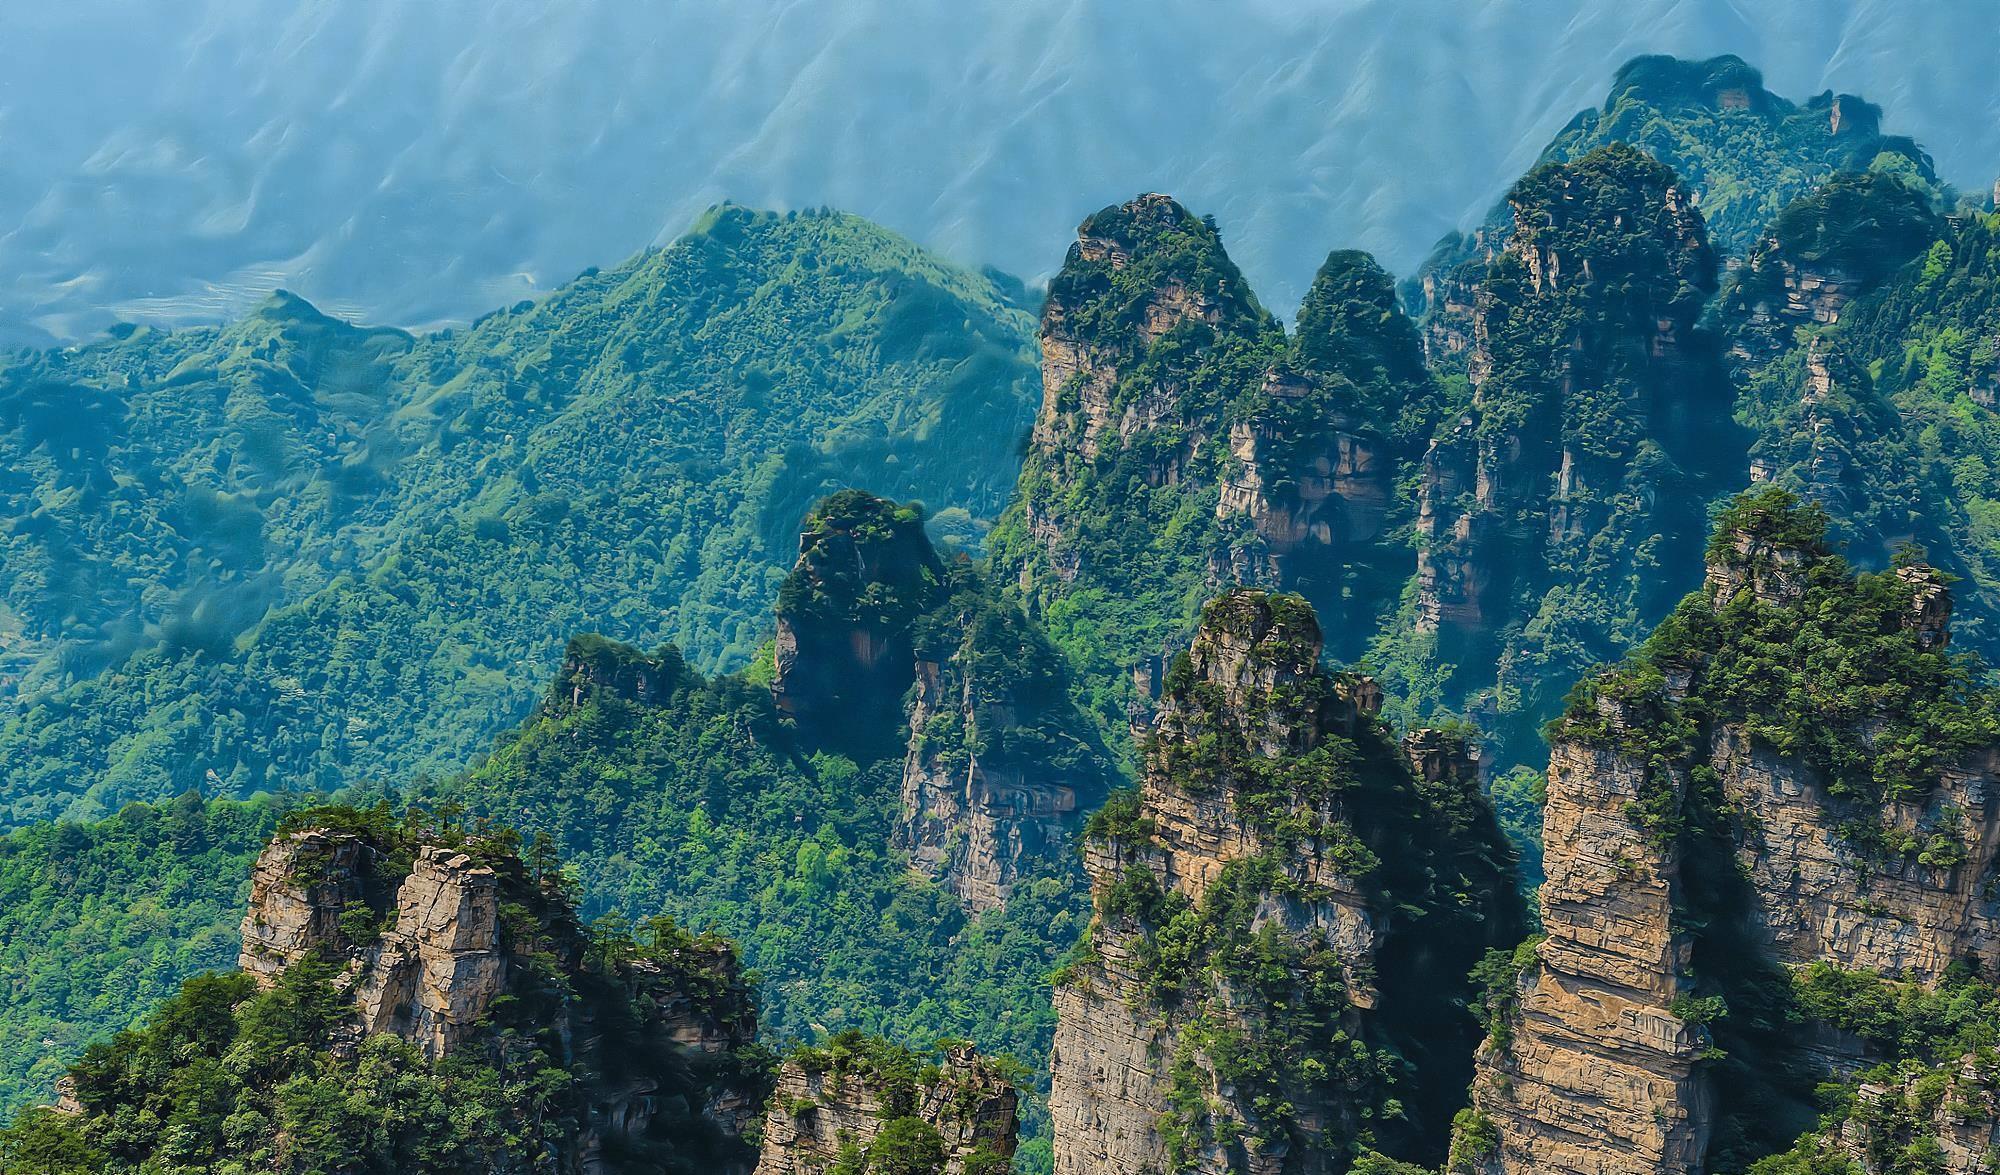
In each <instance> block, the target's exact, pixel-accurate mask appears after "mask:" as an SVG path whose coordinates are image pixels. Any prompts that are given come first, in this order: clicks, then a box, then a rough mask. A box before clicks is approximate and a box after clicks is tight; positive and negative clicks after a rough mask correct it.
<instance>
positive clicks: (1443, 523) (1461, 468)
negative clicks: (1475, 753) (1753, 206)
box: [1381, 146, 1740, 760]
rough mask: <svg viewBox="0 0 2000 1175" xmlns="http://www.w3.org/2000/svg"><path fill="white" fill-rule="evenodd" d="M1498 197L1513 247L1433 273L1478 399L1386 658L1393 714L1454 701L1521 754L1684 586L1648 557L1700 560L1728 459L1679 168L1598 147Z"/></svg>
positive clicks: (1445, 427)
mask: <svg viewBox="0 0 2000 1175" xmlns="http://www.w3.org/2000/svg"><path fill="white" fill-rule="evenodd" d="M1508 204H1509V209H1510V213H1511V227H1510V230H1509V231H1508V232H1507V233H1506V236H1505V242H1504V246H1502V247H1500V248H1498V249H1497V250H1492V251H1490V256H1488V255H1487V253H1486V252H1482V251H1480V250H1477V249H1473V250H1470V252H1471V253H1472V254H1473V255H1472V256H1471V258H1470V259H1469V260H1466V261H1463V262H1461V263H1460V264H1459V265H1458V266H1456V267H1455V268H1454V269H1452V270H1450V271H1448V272H1446V273H1440V274H1436V275H1433V277H1432V279H1431V281H1430V286H1431V288H1432V289H1433V291H1434V294H1436V295H1437V296H1439V297H1443V298H1444V299H1445V302H1446V303H1450V304H1455V305H1462V304H1463V303H1464V302H1465V301H1466V300H1467V299H1468V297H1469V300H1470V303H1471V313H1470V318H1469V322H1467V323H1465V324H1464V326H1463V327H1462V328H1460V327H1450V329H1451V330H1452V331H1455V332H1457V333H1459V334H1462V335H1463V336H1465V337H1466V338H1468V339H1469V342H1468V343H1467V345H1466V356H1465V362H1464V367H1465V370H1466V373H1467V377H1468V379H1469V382H1470V387H1471V394H1470V399H1469V402H1467V403H1466V404H1464V405H1463V406H1462V408H1460V409H1457V410H1454V411H1453V412H1451V413H1449V414H1446V415H1445V416H1443V417H1442V419H1441V421H1440V424H1439V426H1438V428H1437V429H1436V431H1435V432H1434V434H1433V436H1432V440H1431V447H1430V450H1429V452H1428V454H1427V455H1426V456H1425V458H1424V463H1423V470H1422V476H1421V478H1420V479H1419V494H1418V501H1417V515H1416V530H1417V535H1418V540H1419V541H1418V555H1417V570H1416V577H1415V592H1414V598H1413V600H1412V603H1411V606H1410V609H1409V611H1408V612H1407V613H1406V615H1405V617H1404V619H1403V622H1402V627H1401V630H1400V631H1399V632H1398V634H1397V635H1396V636H1395V638H1394V639H1393V640H1392V641H1390V642H1389V643H1388V644H1387V645H1386V646H1385V647H1384V648H1383V649H1382V650H1381V653H1382V657H1381V659H1382V661H1383V662H1384V664H1385V665H1386V666H1387V668H1388V670H1389V671H1390V677H1389V680H1388V681H1387V682H1386V683H1385V684H1386V685H1387V687H1388V689H1389V690H1390V693H1391V696H1392V700H1393V701H1394V702H1395V703H1396V708H1397V713H1399V714H1402V715H1405V716H1413V715H1421V714H1426V713H1429V712H1431V710H1432V709H1433V708H1435V707H1438V706H1444V707H1447V708H1451V709H1458V708H1460V707H1462V706H1464V707H1467V708H1469V709H1470V710H1472V711H1473V712H1475V713H1479V714H1482V715H1483V716H1484V717H1483V721H1484V724H1486V725H1488V726H1489V727H1490V728H1491V730H1492V731H1493V733H1495V734H1496V735H1498V737H1499V739H1500V744H1501V753H1502V756H1503V758H1506V759H1509V760H1519V759H1521V758H1523V757H1524V756H1525V755H1526V753H1527V751H1528V749H1529V748H1531V747H1532V746H1534V743H1535V739H1534V731H1535V729H1536V727H1537V726H1538V725H1539V723H1540V721H1541V720H1542V719H1543V718H1545V717H1547V716H1548V714H1549V713H1550V712H1552V711H1553V709H1554V708H1555V707H1556V705H1557V703H1558V701H1559V699H1560V697H1561V691H1562V690H1563V689H1565V688H1566V687H1567V684H1568V682H1570V681H1572V680H1574V679H1575V677H1576V676H1577V675H1579V674H1580V673H1581V672H1582V671H1583V670H1584V669H1585V668H1587V667H1588V666H1589V665H1591V664H1593V663H1596V662H1599V661H1603V660H1607V659H1610V658H1613V657H1615V656H1617V655H1618V654H1619V653H1620V652H1621V651H1622V650H1623V649H1624V648H1625V647H1626V646H1627V645H1628V644H1629V643H1631V642H1633V641H1635V640H1637V639H1638V638H1639V637H1640V636H1641V635H1643V631H1644V629H1643V625H1645V624H1647V623H1650V622H1651V621H1652V620H1653V619H1654V618H1656V617H1658V616H1660V615H1662V614H1664V613H1665V611H1666V610H1667V608H1668V607H1670V606H1671V604H1672V601H1673V599H1674V598H1675V597H1676V596H1677V595H1678V592H1679V591H1680V590H1684V589H1681V588H1677V587H1675V586H1673V584H1672V581H1671V576H1668V575H1662V574H1661V573H1660V569H1661V568H1672V567H1674V566H1676V565H1677V564H1685V563H1689V562H1692V560H1693V559H1694V557H1695V552H1696V551H1698V549H1699V545H1700V542H1701V526H1702V523H1703V518H1702V512H1701V509H1700V506H1701V503H1702V502H1703V500H1704V498H1705V496H1706V495H1707V494H1710V493H1713V492H1716V488H1717V487H1714V486H1710V485H1709V484H1708V483H1709V482H1710V481H1711V480H1713V479H1715V478H1717V477H1718V476H1720V475H1723V474H1727V473H1732V472H1733V471H1734V470H1736V469H1739V468H1740V461H1738V460H1736V459H1734V458H1732V455H1731V449H1732V438H1731V435H1730V434H1731V429H1730V427H1729V426H1728V424H1727V423H1726V422H1727V421H1728V419H1729V390H1728V387H1727V384H1726V381H1725V380H1724V379H1723V377H1722V372H1721V370H1720V368H1719V366H1718V365H1717V364H1716V363H1715V362H1714V354H1713V347H1712V346H1711V344H1710V342H1709V340H1708V339H1707V337H1706V336H1705V335H1703V334H1702V333H1701V332H1700V331H1698V330H1697V328H1696V320H1697V317H1698V316H1699V314H1700V313H1701V310H1702V307H1703V304H1704V302H1705V301H1706V300H1707V298H1708V296H1709V294H1711V293H1712V292H1713V291H1714V289H1715V285H1716V259H1715V255H1714V252H1713V251H1712V250H1711V249H1710V247H1709V243H1708V237H1707V233H1706V231H1705V229H1704V226H1703V223H1702V217H1701V214H1700V213H1699V212H1698V211H1696V209H1695V207H1694V202H1693V200H1692V198H1691V197H1690V195H1689V193H1688V192H1687V190H1686V189H1685V188H1684V187H1683V186H1682V185H1681V184H1680V183H1679V182H1678V180H1677V179H1676V178H1675V176H1674V174H1673V172H1672V171H1671V170H1669V169H1667V168H1666V167H1663V166H1661V165H1660V164H1659V163H1657V162H1656V161H1654V160H1653V159H1651V158H1650V157H1648V156H1646V155H1644V154H1642V153H1640V152H1638V151H1636V150H1633V149H1631V148H1629V147H1624V146H1614V147H1607V148H1603V149H1601V150H1597V151H1593V152H1590V153H1588V154H1586V155H1583V156H1582V157H1581V158H1579V159H1577V160H1575V161H1574V162H1568V163H1545V164H1543V165H1542V166H1540V167H1537V168H1535V169H1534V170H1533V171H1531V172H1530V173H1529V174H1528V175H1527V176H1526V177H1524V178H1523V179H1522V180H1521V181H1520V183H1519V184H1517V185H1516V186H1515V188H1514V189H1513V191H1512V192H1511V193H1510V194H1509V197H1508ZM1468 290H1469V291H1470V292H1469V295H1468V293H1467V291H1468ZM1452 291H1457V292H1456V293H1453V292H1452ZM1447 311H1448V306H1446V305H1444V304H1442V303H1441V304H1440V307H1439V311H1438V313H1439V315H1441V316H1442V317H1438V318H1435V319H1434V321H1435V322H1436V323H1437V324H1438V325H1439V326H1440V328H1443V327H1449V326H1450V323H1451V322H1453V321H1455V320H1454V319H1453V316H1452V315H1451V314H1450V313H1447ZM1718 421H1722V422H1725V423H1723V424H1722V425H1720V426H1718V424H1717V422H1718Z"/></svg>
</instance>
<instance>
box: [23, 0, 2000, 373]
mask: <svg viewBox="0 0 2000 1175" xmlns="http://www.w3.org/2000/svg"><path fill="white" fill-rule="evenodd" d="M1990 23H1991V13H1990V10H1988V9H1986V8H1985V6H1983V5H1981V4H1978V3H1976V2H1975V0H1948V2H1944V3H1932V4H1925V5H1922V6H1912V5H1904V4H1896V3H1892V2H1891V0H1833V2H1829V3H1822V4H1813V5H1804V4H1753V3H1742V2H1740V0H1717V2H1692V0H1633V2H1630V3H1621V4H1618V5H1606V4H1587V3H1584V2H1583V0H1532V2H1531V0H1489V2H1477V0H1440V2H1435V3H1431V2H1427V3H1423V4H1419V5H1410V4H1399V3H1393V2H1390V0H1299V2H1293V3H1279V2H1277V0H1250V2H1248V3H1233V4H1221V3H1215V2H1213V0H1162V2H1159V3H1150V4H1145V5H1139V4H1129V3H1122V2H1115V3H1105V2H1102V0H1100V2H1095V3H1091V2H1084V0H1020V2H1015V3H1007V4H999V3H973V4H965V3H947V2H945V0H922V2H916V3H910V2H896V3H891V2H889V0H852V2H847V3H842V4H839V5H800V4H794V3H786V2H781V0H737V2H735V3H731V4H728V5H691V4H678V5H635V4H629V3H624V2H621V0H569V2H565V3H562V4H552V3H549V2H548V0H493V2H481V3H477V4H474V3H470V2H468V0H434V2H430V3H425V4H406V3H397V2H396V0H349V2H347V3H342V4H337V5H336V4H315V3H294V4H290V5H271V4H268V3H262V2H259V0H190V2H189V3H187V4H182V5H173V6H133V5H130V4H126V3H120V2H118V0H79V2H77V3H73V4H70V5H65V6H62V7H61V8H60V9H56V8H46V9H36V8H32V7H18V6H17V8H16V9H15V10H14V11H10V12H9V13H7V14H6V15H5V16H0V78H4V79H5V80H4V82H0V138H4V141H5V142H6V144H7V150H6V151H5V152H4V154H0V274H4V275H5V276H4V278H0V340H4V341H11V342H28V341H39V342H49V341H51V340H61V339H68V338H79V337H84V336H88V335H90V334H92V333H94V332H96V331H98V330H100V329H102V328H103V327H105V326H107V325H109V324H111V323H112V322H114V321H117V320H120V319H129V320H134V321H145V322H158V323H187V322H210V321H219V320H221V319H223V318H226V317H231V316H234V315H236V314H239V313H241V312H243V311H244V310H245V309H247V308H248V307H249V306H251V305H254V304H255V302H256V301H257V300H258V299H260V298H261V297H263V296H264V295H266V294H268V293H269V292H270V291H271V290H273V289H276V288H279V287H284V288H289V289H292V290H295V291H298V292H299V293H301V294H302V295H304V296H306V297H308V298H310V299H312V300H313V301H314V302H315V303H316V304H318V305H321V306H323V307H324V308H326V309H327V310H329V311H330V312H333V313H336V314H339V315H343V316H348V317H353V318H358V319H360V320H362V321H366V322H376V323H388V324H394V325H402V326H422V325H429V324H434V323H437V322H440V321H447V320H464V319H469V318H471V317H473V316H474V315H476V314H478V313H481V312H483V311H485V310H486V309H489V308H491V307H492V306H495V305H504V304H509V303H512V302H515V301H517V300H519V299H521V298H525V297H532V296H536V295H538V294H540V293H542V292H544V291H547V290H550V289H553V288H555V287H557V286H559V285H561V284H562V283H563V282H564V281H566V280H568V279H569V278H570V277H572V276H574V275H575V274H576V273H577V272H578V271H579V270H582V269H584V268H586V267H588V266H591V265H596V264H607V263H611V262H614V261H616V260H617V259H619V258H621V257H624V256H626V255H628V254H629V253H631V252H632V251H633V250H634V249H637V248H639V247H641V246H643V245H646V244H648V243H655V244H658V243H665V242H666V241H668V240H671V239H673V238H674V237H677V236H678V235H679V234H680V233H681V232H682V231H684V230H685V229H686V227H687V226H688V224H690V223H691V222H692V221H693V220H694V219H695V218H696V216H697V215H698V214H699V212H700V211H701V209H703V208H705V207H707V206H708V205H710V204H712V203H715V202H716V201H718V200H721V199H725V198H727V199H733V200H737V201H741V202H744V203H749V204H754V205H757V206H761V207H773V208H804V207H816V206H821V205H830V206H834V207H838V208H841V209H844V210H847V211H851V212H855V213H859V214H861V215H864V216H866V217H868V218H870V219H872V220H875V221H877V222H879V223H882V224H885V225H887V226H889V227H891V228H893V229H896V230H899V231H901V232H904V233H906V234H909V235H911V236H912V237H914V238H915V239H917V240H918V241H920V242H921V243H923V244H926V245H929V246H931V247H933V248H937V249H940V250H942V251H944V252H945V253H947V254H948V255H950V256H952V257H954V258H956V259H958V260H960V261H964V262H968V263H972V264H992V265H995V266H998V267H1000V268H1002V269H1004V270H1007V271H1009V272H1013V273H1018V274H1022V275H1024V276H1027V277H1029V278H1034V277H1037V276H1046V275H1047V274H1048V273H1049V272H1050V271H1051V270H1052V268H1053V266H1054V264H1055V261H1056V260H1057V259H1058V258H1060V256H1061V250H1062V246H1063V243H1064V242H1065V240H1066V239H1067V237H1068V233H1069V230H1070V229H1071V228H1072V227H1073V226H1074V223H1075V221H1076V217H1077V210H1078V209H1082V208H1094V207H1099V206H1101V205H1103V204H1105V203H1108V202H1110V201H1112V200H1115V199H1122V198H1124V197H1126V196H1129V195H1130V194H1131V193H1132V192H1134V191H1141V190H1158V191H1171V192H1174V193H1175V194H1176V195H1177V196H1179V197H1180V198H1182V199H1184V200H1186V201H1187V202H1188V204H1189V206H1191V207H1197V208H1203V209H1207V210H1211V211H1212V212H1213V213H1214V214H1215V216H1216V217H1217V219H1218V221H1219V222H1220V224H1221V226H1222V229H1223V231H1224V233H1225V235H1226V237H1227V238H1228V240H1229V242H1230V249H1231V252H1232V254H1233V255H1234V256H1236V257H1237V258H1239V259H1240V261H1241V263H1242V265H1243V268H1244V270H1245V273H1246V275H1247V276H1248V277H1249V278H1250V279H1251V280H1252V281H1253V282H1254V283H1255V285H1256V287H1257V288H1258V289H1259V290H1260V291H1263V292H1264V294H1265V296H1266V297H1267V298H1269V299H1270V300H1271V301H1272V303H1273V309H1275V310H1277V311H1278V312H1280V313H1281V314H1282V313H1289V311H1290V309H1291V308H1292V307H1293V306H1295V305H1296V304H1297V302H1298V300H1299V299H1300V298H1301V297H1302V295H1303V294H1304V292H1305V288H1306V286H1307V284H1308V282H1309V281H1310V279H1311V276H1312V273H1313V270H1314V268H1315V267H1316V266H1317V264H1318V261H1319V259H1320V257H1321V256H1322V255H1323V251H1324V250H1325V248H1326V247H1328V246H1329V245H1351V246H1357V247H1361V248H1366V249H1369V250H1371V251H1373V252H1375V253H1376V254H1377V255H1378V256H1379V257H1380V259H1381V260H1382V261H1383V263H1384V264H1385V265H1386V266H1387V267H1388V268H1389V269H1391V270H1392V271H1394V272H1398V273H1407V272H1408V271H1410V270H1411V269H1412V268H1414V266H1415V265H1416V263H1417V261H1418V260H1419V258H1421V257H1422V256H1423V254H1424V252H1425V250H1426V249H1427V248H1428V247H1429V246H1430V244H1431V243H1432V242H1433V241H1435V240H1436V239H1437V238H1438V237H1439V236H1440V235H1442V234H1443V233H1445V232H1446V231H1448V230H1450V229H1452V228H1454V227H1460V226H1462V225H1464V224H1466V223H1469V222H1470V221H1472V220H1475V219H1477V217H1478V216H1479V215H1480V214H1481V213H1482V212H1484V211H1485V210H1486V209H1487V208H1488V207H1489V206H1490V204H1491V202H1492V200H1493V199H1494V198H1495V197H1496V196H1497V195H1498V194H1499V193H1500V192H1501V191H1502V190H1503V189H1504V187H1505V186H1506V184H1507V183H1509V182H1510V181H1511V180H1512V179H1513V178H1514V177H1515V176H1517V175H1519V174H1520V173H1521V172H1522V171H1523V170H1524V169H1525V168H1526V167H1527V165H1528V164H1530V163H1531V162H1533V160H1534V158H1535V156H1536V155H1537V153H1538V152H1539V151H1540V149H1541V146H1542V144H1544V143H1546V142H1548V141H1549V139H1550V138H1551V136H1552V135H1553V134H1554V133H1555V132H1556V131H1557V130H1558V129H1560V128H1561V127H1562V126H1563V125H1564V124H1565V123H1566V122H1567V121H1568V120H1569V119H1570V118H1571V117H1572V116H1573V115H1575V114H1576V113H1577V112H1578V111H1579V110H1582V109H1584V108H1585V107H1588V106H1592V105H1594V104H1595V103H1596V102H1597V101H1598V100H1599V98H1600V96H1601V95H1602V94H1603V93H1604V91H1605V87H1606V85H1607V83H1608V82H1609V81H1610V79H1611V76H1612V72H1613V71H1614V70H1615V69H1616V68H1617V66H1618V65H1619V64H1620V63H1622V62H1623V61H1625V60H1626V59H1628V58H1630V57H1632V56H1634V55H1636V54H1640V53H1649V52H1659V53H1675V54H1680V55H1683V56H1706V55H1710V54H1715V53H1722V52H1731V53H1736V54H1739V55H1741V56H1743V57H1744V58H1746V59H1747V60H1750V61H1752V62H1754V63H1756V64H1757V65H1759V66H1760V67H1761V68H1762V69H1763V70H1764V71H1765V74H1766V77H1767V80H1768V82H1769V84H1770V85H1771V87H1772V89H1774V90H1776V91H1777V92H1779V93H1784V94H1790V95H1795V96H1799V97H1805V96H1808V95H1810V94H1813V93H1817V92H1819V91H1821V90H1823V89H1828V88H1832V89H1837V90H1844V91H1852V92H1856V93H1861V94H1865V95H1867V96H1868V97H1869V98H1870V99H1871V100H1872V101H1874V102H1877V103H1880V104H1881V105H1882V106H1883V107H1884V108H1885V109H1886V110H1887V112H1888V118H1887V121H1886V123H1885V125H1884V129H1885V130H1886V131H1888V132H1891V133H1908V134H1911V135H1914V136H1915V137H1917V138H1918V139H1919V140H1921V141H1922V142H1923V143H1924V144H1925V145H1926V146H1927V147H1928V148H1929V149H1930V150H1931V151H1933V152H1935V153H1936V157H1937V162H1938V168H1939V172H1940V173H1941V174H1942V175H1943V176H1944V178H1946V179H1947V180H1949V181H1952V182H1954V183H1956V184H1959V185H1960V186H1965V187H1977V188H1979V189H1982V190H1983V189H1984V187H1985V185H1986V184H1987V183H1988V182H1990V181H1991V179H1992V175H1991V174H1990V173H1991V172H1992V171H1993V170H1994V167H1995V163H1994V161H1995V160H2000V117H1996V115H2000V69H1996V68H1995V67H1996V65H2000V60H1996V51H1995V49H1994V47H1993V43H1992V39H1991V38H1990V37H1989V38H1985V39H1984V40H1983V41H1982V39H1981V38H1978V37H1967V36H1965V31H1966V30H1967V29H1969V28H1989V27H1990ZM1302 243H1303V244H1302Z"/></svg>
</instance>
